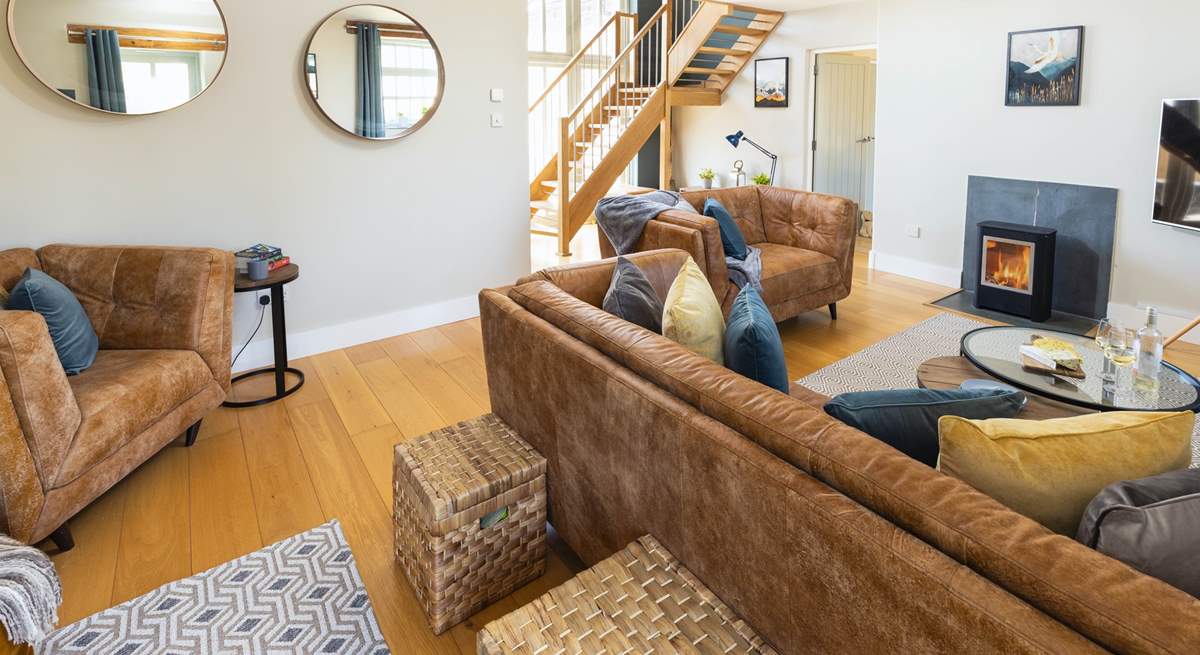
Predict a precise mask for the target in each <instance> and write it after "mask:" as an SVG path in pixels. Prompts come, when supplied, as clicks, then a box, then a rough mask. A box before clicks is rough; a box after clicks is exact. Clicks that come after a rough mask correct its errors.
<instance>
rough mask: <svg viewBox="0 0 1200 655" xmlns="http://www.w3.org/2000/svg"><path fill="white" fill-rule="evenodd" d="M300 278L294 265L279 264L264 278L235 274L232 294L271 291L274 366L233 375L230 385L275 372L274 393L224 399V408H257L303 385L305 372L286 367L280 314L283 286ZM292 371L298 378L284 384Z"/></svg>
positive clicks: (285, 334)
mask: <svg viewBox="0 0 1200 655" xmlns="http://www.w3.org/2000/svg"><path fill="white" fill-rule="evenodd" d="M298 277H300V267H299V266H297V265H295V264H288V265H286V266H282V267H280V268H278V269H276V270H274V271H271V273H270V274H269V275H267V279H265V280H251V279H250V277H249V276H248V275H246V274H245V273H238V276H237V279H235V280H234V282H233V292H234V293H248V292H252V291H262V290H263V289H270V290H271V340H272V342H273V343H274V344H275V365H274V366H268V367H266V368H260V369H257V370H253V371H247V372H245V373H242V374H240V375H238V376H236V377H234V378H233V380H232V381H231V384H236V383H238V382H240V381H242V380H245V379H247V378H252V377H257V376H259V375H267V374H271V373H274V374H275V395H273V396H268V397H266V398H259V399H257V400H227V401H225V402H224V403H223V404H224V405H225V406H226V407H257V406H258V405H266V404H267V403H273V402H275V401H276V400H280V399H281V398H286V397H287V396H290V395H292V394H294V393H296V392H297V391H299V390H300V387H302V386H304V372H303V371H301V370H300V369H296V368H291V367H289V366H288V354H287V329H286V326H285V324H284V314H283V285H285V284H287V283H288V282H291V281H293V280H295V279H296V278H298ZM288 373H291V374H292V375H295V376H296V377H297V378H298V379H297V380H296V382H295V384H293V385H292V386H291V387H288V386H287V374H288Z"/></svg>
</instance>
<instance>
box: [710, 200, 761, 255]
mask: <svg viewBox="0 0 1200 655" xmlns="http://www.w3.org/2000/svg"><path fill="white" fill-rule="evenodd" d="M704 215H705V216H709V217H711V218H715V219H717V224H718V225H720V226H721V248H722V249H723V250H725V256H726V257H733V258H734V259H745V258H746V256H747V255H749V254H750V249H749V248H747V247H746V237H743V236H742V231H741V229H739V228H738V225H737V221H735V220H733V216H732V215H731V214H730V213H729V210H728V209H725V206H724V205H722V204H721V203H720V202H718V201H717V200H715V199H713V198H709V199H708V200H705V201H704Z"/></svg>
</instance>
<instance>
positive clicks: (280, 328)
mask: <svg viewBox="0 0 1200 655" xmlns="http://www.w3.org/2000/svg"><path fill="white" fill-rule="evenodd" d="M284 321H285V319H284V312H283V285H282V284H280V285H276V286H273V287H271V341H273V342H274V346H275V395H276V396H282V395H283V393H284V391H286V390H287V389H286V385H287V379H286V377H287V375H286V374H287V365H288V354H287V325H286V324H285V322H284Z"/></svg>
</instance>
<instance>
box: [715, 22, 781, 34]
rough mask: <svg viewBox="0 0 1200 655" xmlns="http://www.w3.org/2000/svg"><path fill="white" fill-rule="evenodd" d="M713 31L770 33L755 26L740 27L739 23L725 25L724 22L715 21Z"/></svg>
mask: <svg viewBox="0 0 1200 655" xmlns="http://www.w3.org/2000/svg"><path fill="white" fill-rule="evenodd" d="M713 31H714V32H726V33H728V34H741V35H742V36H766V35H767V34H770V32H771V31H770V30H763V29H758V28H756V27H742V26H740V25H726V24H725V23H717V26H716V27H714V28H713Z"/></svg>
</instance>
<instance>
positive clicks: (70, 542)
mask: <svg viewBox="0 0 1200 655" xmlns="http://www.w3.org/2000/svg"><path fill="white" fill-rule="evenodd" d="M50 541H53V542H54V545H55V546H58V552H60V553H65V552H67V551H68V550H71V549H72V548H74V547H75V538H74V537H72V536H71V529H70V528H68V527H67V524H66V523H64V524H62V526H61V527H60V528H59V529H57V530H55V531H54V532H51V533H50Z"/></svg>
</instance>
